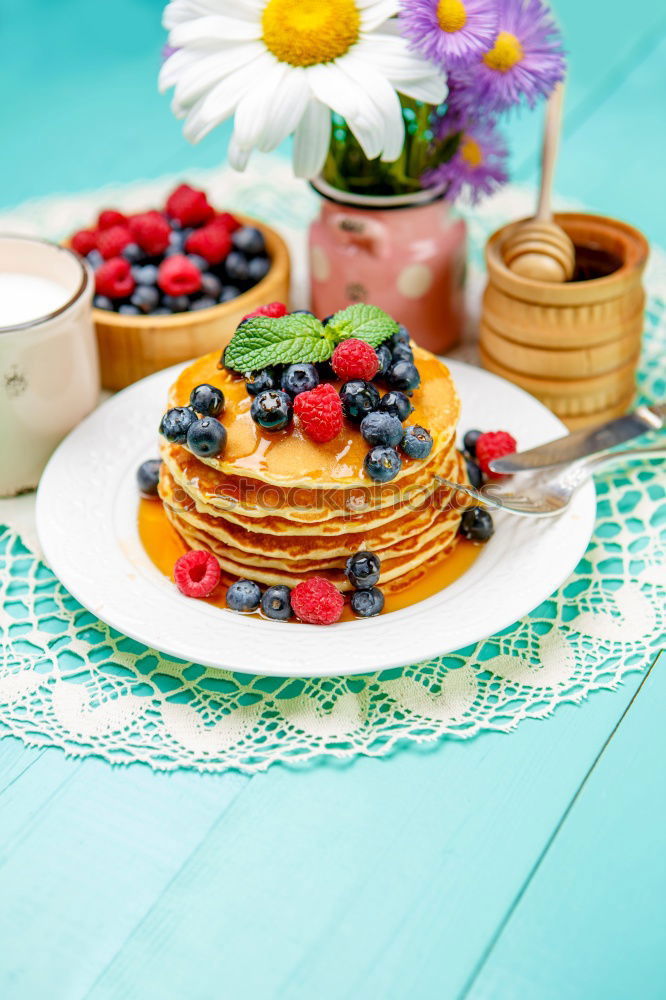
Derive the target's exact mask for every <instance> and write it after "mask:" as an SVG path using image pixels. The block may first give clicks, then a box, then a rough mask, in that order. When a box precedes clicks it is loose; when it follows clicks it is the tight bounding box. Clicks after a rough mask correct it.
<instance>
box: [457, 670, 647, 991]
mask: <svg viewBox="0 0 666 1000" xmlns="http://www.w3.org/2000/svg"><path fill="white" fill-rule="evenodd" d="M665 667H666V661H665V660H664V658H663V657H662V662H661V665H659V664H658V665H657V666H655V667H653V669H652V670H651V671H650V673H649V674H648V676H647V677H646V678H645V680H644V681H643V683H642V684H641V686H640V688H639V689H638V691H637V692H636V695H635V696H634V699H633V700H632V702H631V704H630V705H629V706H628V708H627V711H626V715H625V717H624V718H622V719H621V720H620V722H619V724H618V725H617V727H616V729H614V730H613V732H612V733H611V734H610V735H609V737H608V741H607V743H606V745H605V746H604V747H603V748H602V750H601V752H600V754H599V757H598V759H597V760H596V761H595V764H594V767H593V768H592V770H591V771H590V773H589V775H588V776H587V778H586V780H585V782H584V784H583V785H582V786H581V788H580V790H579V792H578V794H577V796H576V798H575V800H574V801H573V802H572V804H571V810H570V812H569V813H568V814H567V815H566V816H565V817H564V819H563V821H562V824H561V826H560V827H559V828H558V829H556V831H555V832H554V834H553V841H552V843H551V844H550V845H549V846H548V850H547V853H546V854H545V857H544V859H543V861H542V863H541V864H540V866H539V869H538V871H537V872H536V874H535V876H534V878H532V879H531V881H530V883H529V885H528V886H527V888H526V891H525V893H524V895H522V896H521V897H520V898H519V900H518V901H517V904H516V906H515V908H514V909H513V910H512V912H511V914H510V916H509V917H508V919H507V921H506V923H505V924H504V925H503V926H502V927H501V928H500V929H499V931H498V935H497V939H496V940H494V941H493V942H492V944H491V946H490V948H489V951H488V954H487V955H485V956H484V959H483V962H482V964H481V966H480V968H479V969H478V970H477V972H476V974H475V976H474V979H473V983H472V985H471V988H470V989H469V992H467V993H466V994H465V995H466V997H468V998H469V1000H493V998H497V997H504V996H511V995H513V993H515V994H518V995H520V996H521V997H522V998H523V1000H531V998H532V997H538V998H539V1000H561V998H562V997H568V998H572V1000H574V998H576V1000H578V998H580V1000H587V998H589V997H595V996H600V997H604V998H605V1000H625V998H629V997H640V998H641V1000H659V998H662V997H664V996H665V995H666V969H665V968H664V965H663V963H662V962H659V963H655V956H663V954H664V952H665V951H666V921H665V920H664V884H665V883H666V854H665V853H664V826H663V816H664V808H665V807H666V784H665V783H664V760H666V728H665V727H664V724H663V720H664V715H665V714H666V669H664V668H665ZM600 848H601V849H600ZM637 912H638V913H640V916H641V919H640V922H639V923H638V925H637V923H636V920H635V915H636V913H637Z"/></svg>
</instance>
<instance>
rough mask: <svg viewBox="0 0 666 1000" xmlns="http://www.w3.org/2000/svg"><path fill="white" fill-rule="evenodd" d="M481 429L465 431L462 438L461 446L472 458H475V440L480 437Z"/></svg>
mask: <svg viewBox="0 0 666 1000" xmlns="http://www.w3.org/2000/svg"><path fill="white" fill-rule="evenodd" d="M482 433H483V432H482V431H467V434H465V437H464V438H463V448H464V449H465V451H466V452H467V454H468V455H471V456H472V458H476V442H477V441H478V440H479V438H480V437H481V434H482Z"/></svg>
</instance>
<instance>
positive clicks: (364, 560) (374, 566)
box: [345, 552, 381, 588]
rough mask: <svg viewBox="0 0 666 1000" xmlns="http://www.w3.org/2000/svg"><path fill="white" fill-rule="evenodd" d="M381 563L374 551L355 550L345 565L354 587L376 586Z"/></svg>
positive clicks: (346, 574)
mask: <svg viewBox="0 0 666 1000" xmlns="http://www.w3.org/2000/svg"><path fill="white" fill-rule="evenodd" d="M380 568H381V563H380V561H379V556H376V555H375V553H374V552H355V553H354V555H353V556H350V557H349V559H348V560H347V565H346V566H345V576H346V577H347V579H348V580H349V582H350V583H351V585H352V587H357V588H359V587H374V585H375V584H376V583H377V581H378V580H379V571H380Z"/></svg>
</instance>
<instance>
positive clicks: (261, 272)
mask: <svg viewBox="0 0 666 1000" xmlns="http://www.w3.org/2000/svg"><path fill="white" fill-rule="evenodd" d="M270 269H271V262H270V260H269V259H268V257H253V258H252V260H251V261H250V263H249V264H248V265H247V273H248V277H249V279H250V281H253V282H255V284H256V282H258V281H261V279H262V278H265V277H266V275H267V274H268V272H269V271H270Z"/></svg>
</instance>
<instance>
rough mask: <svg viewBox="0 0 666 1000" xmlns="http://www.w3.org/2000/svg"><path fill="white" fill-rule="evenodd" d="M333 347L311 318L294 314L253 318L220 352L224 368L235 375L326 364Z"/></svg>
mask: <svg viewBox="0 0 666 1000" xmlns="http://www.w3.org/2000/svg"><path fill="white" fill-rule="evenodd" d="M334 346H335V344H334V342H333V340H332V338H331V337H330V336H329V335H328V332H327V330H325V329H324V327H323V326H322V324H321V323H320V322H319V320H318V319H316V318H315V317H314V316H308V315H307V314H306V313H296V314H293V313H292V314H291V315H289V316H280V317H279V319H270V318H269V317H267V316H257V317H255V318H254V319H249V320H247V321H246V322H245V323H243V324H242V325H241V326H239V328H238V329H237V330H236V332H235V334H234V335H233V337H232V338H231V341H230V342H229V345H228V347H227V349H226V350H225V352H224V364H225V365H226V367H227V368H233V369H234V370H235V371H238V372H253V371H258V370H259V369H260V368H266V367H267V366H268V365H290V364H294V362H296V361H312V362H314V361H327V360H328V359H329V358H330V356H331V354H332V353H333V348H334Z"/></svg>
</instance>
